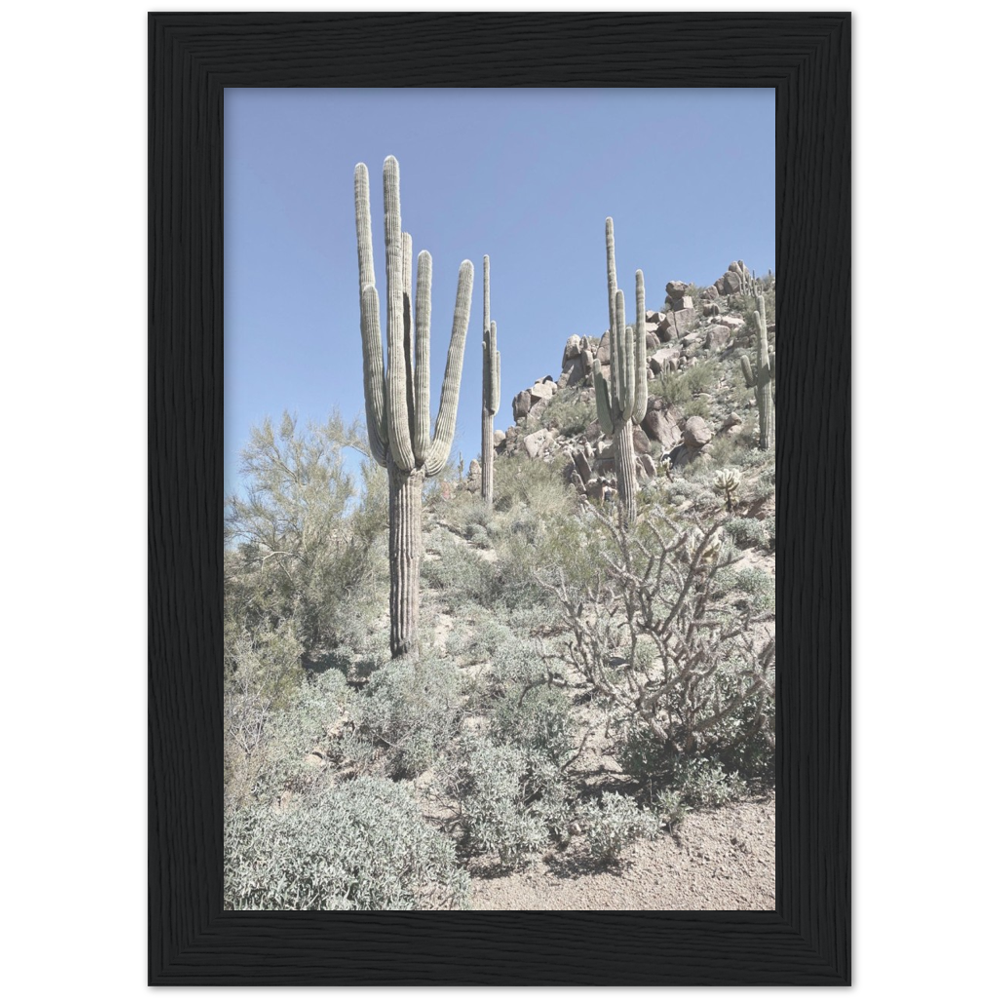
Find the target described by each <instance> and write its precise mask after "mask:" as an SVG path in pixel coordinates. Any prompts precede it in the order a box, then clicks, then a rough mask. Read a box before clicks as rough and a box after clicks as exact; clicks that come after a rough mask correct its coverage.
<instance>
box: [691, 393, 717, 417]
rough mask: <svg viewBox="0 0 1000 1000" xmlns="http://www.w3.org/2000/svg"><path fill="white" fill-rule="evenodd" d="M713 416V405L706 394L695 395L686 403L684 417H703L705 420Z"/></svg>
mask: <svg viewBox="0 0 1000 1000" xmlns="http://www.w3.org/2000/svg"><path fill="white" fill-rule="evenodd" d="M711 416H712V405H711V403H710V402H709V401H708V399H706V398H705V397H704V396H695V397H694V398H693V399H690V400H688V402H686V403H685V404H684V417H685V419H687V418H688V417H702V418H704V419H705V420H708V419H710V418H711Z"/></svg>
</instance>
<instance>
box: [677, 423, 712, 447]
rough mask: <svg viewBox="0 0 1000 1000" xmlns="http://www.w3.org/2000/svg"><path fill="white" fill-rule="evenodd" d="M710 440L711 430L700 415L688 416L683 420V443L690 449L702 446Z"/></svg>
mask: <svg viewBox="0 0 1000 1000" xmlns="http://www.w3.org/2000/svg"><path fill="white" fill-rule="evenodd" d="M711 440H712V431H711V430H710V429H709V426H708V424H706V423H705V420H704V418H702V417H688V419H687V420H686V421H685V422H684V445H685V447H687V448H690V449H691V450H692V451H698V450H700V449H701V448H704V447H705V445H706V444H708V442H709V441H711Z"/></svg>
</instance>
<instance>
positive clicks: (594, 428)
mask: <svg viewBox="0 0 1000 1000" xmlns="http://www.w3.org/2000/svg"><path fill="white" fill-rule="evenodd" d="M601 433H602V432H601V422H600V420H591V421H590V423H589V424H587V429H586V430H585V431H584V432H583V436H584V437H585V438H586V439H587V440H588V441H596V440H598V438H600V436H601Z"/></svg>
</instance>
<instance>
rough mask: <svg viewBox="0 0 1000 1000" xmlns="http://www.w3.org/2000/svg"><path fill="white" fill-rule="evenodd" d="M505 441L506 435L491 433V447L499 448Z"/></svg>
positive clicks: (498, 432)
mask: <svg viewBox="0 0 1000 1000" xmlns="http://www.w3.org/2000/svg"><path fill="white" fill-rule="evenodd" d="M506 440H507V435H506V434H505V433H504V432H503V431H501V430H496V431H494V432H493V447H494V448H499V447H500V446H501V445H502V444H503V443H504V442H505V441H506Z"/></svg>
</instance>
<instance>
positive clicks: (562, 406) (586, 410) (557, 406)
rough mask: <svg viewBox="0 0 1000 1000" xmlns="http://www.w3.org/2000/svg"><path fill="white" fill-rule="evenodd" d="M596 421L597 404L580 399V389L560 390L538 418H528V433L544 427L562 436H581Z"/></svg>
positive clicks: (574, 387) (576, 387)
mask: <svg viewBox="0 0 1000 1000" xmlns="http://www.w3.org/2000/svg"><path fill="white" fill-rule="evenodd" d="M596 419H597V403H596V402H594V401H593V400H587V399H582V398H581V392H580V387H578V386H573V387H572V388H569V389H562V390H561V391H559V392H557V393H556V395H555V396H553V397H552V399H551V400H550V402H549V404H548V406H546V407H545V410H544V411H543V413H542V416H541V417H540V418H534V417H532V416H531V415H529V416H528V424H527V428H528V431H529V432H530V431H533V430H537V429H538V428H539V427H541V426H543V424H544V426H546V427H550V428H552V429H554V430H557V431H558V432H559V433H560V434H562V435H564V436H571V435H573V434H582V433H583V432H584V431H585V430H586V429H587V425H588V424H590V423H592V422H593V421H595V420H596Z"/></svg>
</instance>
